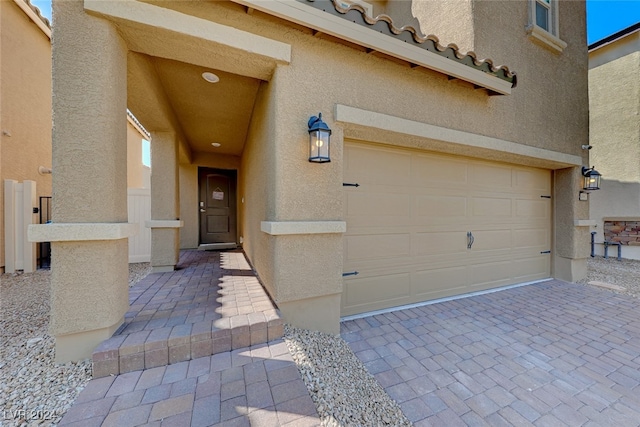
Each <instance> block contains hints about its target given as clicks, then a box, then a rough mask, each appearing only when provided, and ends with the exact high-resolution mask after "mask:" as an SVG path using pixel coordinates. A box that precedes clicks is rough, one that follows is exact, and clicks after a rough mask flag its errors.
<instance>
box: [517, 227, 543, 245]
mask: <svg viewBox="0 0 640 427" xmlns="http://www.w3.org/2000/svg"><path fill="white" fill-rule="evenodd" d="M513 236H514V242H513V246H514V247H515V248H540V250H547V249H550V244H551V242H550V236H549V233H548V230H547V229H545V228H528V229H522V230H515V231H514V233H513Z"/></svg>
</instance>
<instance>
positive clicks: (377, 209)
mask: <svg viewBox="0 0 640 427" xmlns="http://www.w3.org/2000/svg"><path fill="white" fill-rule="evenodd" d="M344 183H345V184H347V185H345V186H344V202H345V204H344V209H345V216H346V220H347V233H346V234H345V237H344V273H345V274H346V275H345V278H344V292H343V296H342V308H341V313H342V315H343V316H344V315H351V314H356V313H362V312H367V311H372V310H377V309H382V308H388V307H394V306H399V305H404V304H410V303H415V302H420V301H426V300H430V299H435V298H441V297H446V296H451V295H456V294H462V293H467V292H473V291H479V290H485V289H490V288H495V287H500V286H505V285H510V284H515V283H521V282H527V281H532V280H537V279H543V278H547V277H550V254H549V251H550V249H551V200H550V196H551V172H550V171H548V170H544V169H536V168H528V167H523V166H517V165H511V164H502V163H497V162H488V161H481V160H475V159H471V158H465V157H460V156H456V157H454V156H449V155H440V154H431V153H427V152H421V151H417V150H410V149H399V148H391V147H386V146H382V145H374V144H365V143H360V142H355V141H347V142H346V143H345V155H344ZM349 184H358V186H357V187H356V186H355V185H349ZM355 272H358V274H357V275H356V274H353V273H355ZM349 273H352V274H349Z"/></svg>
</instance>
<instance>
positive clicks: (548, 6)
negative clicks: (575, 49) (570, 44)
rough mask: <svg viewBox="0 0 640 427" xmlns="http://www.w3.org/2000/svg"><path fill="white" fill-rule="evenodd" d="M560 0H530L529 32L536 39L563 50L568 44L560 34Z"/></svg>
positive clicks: (559, 50) (560, 50) (557, 49)
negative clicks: (561, 38)
mask: <svg viewBox="0 0 640 427" xmlns="http://www.w3.org/2000/svg"><path fill="white" fill-rule="evenodd" d="M558 28H559V23H558V0H529V25H528V27H527V32H528V33H529V36H530V37H531V38H533V39H535V40H536V41H539V42H542V43H543V44H545V45H547V46H548V47H551V48H552V49H554V50H556V51H558V52H562V51H563V50H564V48H565V47H567V44H566V43H565V42H563V41H562V40H560V36H559V34H558Z"/></svg>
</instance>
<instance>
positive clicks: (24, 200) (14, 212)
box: [4, 179, 37, 273]
mask: <svg viewBox="0 0 640 427" xmlns="http://www.w3.org/2000/svg"><path fill="white" fill-rule="evenodd" d="M34 207H37V204H36V182H35V181H27V180H25V181H23V182H22V183H19V182H18V181H14V180H12V179H5V180H4V271H5V273H13V272H15V271H16V270H24V272H25V273H31V272H33V271H35V270H36V268H37V260H36V244H35V243H31V242H28V241H27V228H28V227H29V225H30V224H36V219H37V214H36V213H34V212H33V208H34Z"/></svg>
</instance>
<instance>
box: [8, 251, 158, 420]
mask: <svg viewBox="0 0 640 427" xmlns="http://www.w3.org/2000/svg"><path fill="white" fill-rule="evenodd" d="M149 271H150V266H149V264H148V263H140V264H130V265H129V273H130V274H129V284H130V285H132V284H133V283H135V282H137V281H138V280H140V279H142V278H143V277H145V276H146V275H147V274H148V273H149ZM50 277H51V274H50V271H49V270H38V271H36V272H34V273H25V274H22V273H20V274H4V275H2V276H0V296H1V299H2V310H1V311H0V315H1V317H0V342H1V343H2V345H0V360H1V361H2V363H1V364H0V408H2V410H3V411H4V412H3V414H2V416H3V417H2V419H0V426H2V427H5V426H6V427H9V426H35V425H42V426H51V425H56V424H57V423H58V422H59V421H60V420H61V419H62V416H63V415H64V414H65V412H66V411H67V410H68V409H69V408H70V407H71V404H72V403H73V401H74V400H75V399H76V397H77V396H78V394H79V393H80V391H82V389H84V387H85V386H86V384H87V382H89V380H90V379H91V361H90V360H89V359H86V360H83V361H80V362H77V363H65V364H62V365H56V364H55V363H54V344H55V340H54V338H53V337H51V336H50V335H49V334H48V327H49V299H50Z"/></svg>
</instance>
